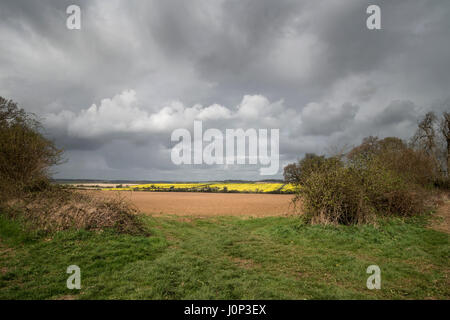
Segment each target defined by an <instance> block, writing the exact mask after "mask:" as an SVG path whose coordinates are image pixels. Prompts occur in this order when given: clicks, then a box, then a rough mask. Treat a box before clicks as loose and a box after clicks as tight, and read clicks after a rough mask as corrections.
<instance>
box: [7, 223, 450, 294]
mask: <svg viewBox="0 0 450 320" xmlns="http://www.w3.org/2000/svg"><path fill="white" fill-rule="evenodd" d="M142 220H143V221H144V223H145V224H147V225H148V228H149V230H150V231H151V233H152V236H150V237H142V236H129V235H117V234H113V233H110V232H102V233H95V232H88V231H64V232H58V233H55V234H53V235H51V236H49V235H39V234H38V233H29V232H24V231H23V230H22V227H21V225H20V224H19V223H18V222H13V221H10V220H6V219H4V218H0V239H1V242H0V269H1V275H0V299H68V298H74V299H449V298H450V289H449V288H450V286H449V279H448V276H449V269H450V268H449V252H450V250H449V249H450V247H449V237H448V234H446V233H440V232H437V231H434V230H431V229H429V228H426V227H425V224H426V223H427V219H426V218H420V219H418V218H416V219H410V220H407V221H406V222H403V221H400V220H388V221H385V222H381V223H380V224H379V226H378V227H377V228H375V227H373V226H358V227H357V226H354V227H348V226H339V227H331V226H329V227H326V226H310V225H306V224H304V223H303V222H302V220H301V219H300V218H298V217H290V218H286V217H273V218H253V219H251V218H247V219H243V218H236V217H222V218H208V219H204V218H203V219H200V218H185V217H184V218H182V217H176V216H163V217H142ZM72 264H75V265H78V266H79V267H80V268H81V286H82V288H81V290H69V289H67V288H66V279H67V277H68V276H69V275H68V274H66V268H67V267H68V266H69V265H72ZM372 264H375V265H378V266H380V268H381V286H382V287H381V289H380V290H368V289H367V288H366V279H367V277H368V276H369V275H368V274H366V268H367V267H368V266H369V265H372Z"/></svg>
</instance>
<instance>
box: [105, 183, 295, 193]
mask: <svg viewBox="0 0 450 320" xmlns="http://www.w3.org/2000/svg"><path fill="white" fill-rule="evenodd" d="M102 190H113V191H132V190H136V191H212V192H251V193H268V192H277V191H280V192H286V193H291V192H295V190H296V188H295V187H294V186H293V185H290V184H284V183H264V182H254V183H250V182H249V183H225V182H217V183H215V182H210V183H201V182H199V183H149V184H139V185H133V186H129V187H122V188H104V189H102Z"/></svg>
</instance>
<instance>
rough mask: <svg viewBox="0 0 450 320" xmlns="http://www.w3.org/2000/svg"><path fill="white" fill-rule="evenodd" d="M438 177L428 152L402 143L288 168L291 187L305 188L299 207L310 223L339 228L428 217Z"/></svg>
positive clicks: (369, 142) (373, 141) (370, 142)
mask: <svg viewBox="0 0 450 320" xmlns="http://www.w3.org/2000/svg"><path fill="white" fill-rule="evenodd" d="M437 174H438V170H437V169H436V166H435V162H434V161H433V159H432V158H431V157H429V156H427V155H426V154H425V153H424V152H421V151H420V150H414V149H412V148H410V147H408V146H407V145H406V144H405V143H404V142H403V141H402V140H400V139H397V138H386V139H383V140H378V138H375V137H369V138H366V139H364V140H363V143H362V144H361V145H360V146H358V147H355V148H353V149H352V150H351V151H350V152H349V153H347V154H346V155H342V156H339V157H331V158H325V157H324V156H320V157H319V156H310V155H309V156H307V157H305V158H304V159H303V160H301V161H299V162H298V163H297V164H292V165H290V166H288V167H286V169H285V178H286V180H287V182H290V183H294V184H297V185H299V186H300V188H299V189H298V193H297V196H296V197H295V198H294V202H295V203H301V204H302V206H303V209H304V212H305V214H306V216H307V217H308V218H309V219H310V221H311V222H312V223H333V224H358V223H367V222H370V221H373V220H374V217H375V216H376V215H382V216H412V215H414V214H418V213H420V212H423V209H424V203H425V200H426V190H427V188H430V186H431V185H432V184H433V182H434V181H436V177H437ZM292 177H295V179H293V178H292Z"/></svg>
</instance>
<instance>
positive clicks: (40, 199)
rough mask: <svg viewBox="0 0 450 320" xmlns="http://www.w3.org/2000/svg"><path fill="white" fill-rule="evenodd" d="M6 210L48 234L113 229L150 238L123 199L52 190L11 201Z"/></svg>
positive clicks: (136, 211)
mask: <svg viewBox="0 0 450 320" xmlns="http://www.w3.org/2000/svg"><path fill="white" fill-rule="evenodd" d="M3 211H4V212H7V214H9V216H10V217H11V218H19V219H22V220H23V221H24V222H25V223H26V225H27V226H30V227H32V228H35V229H38V230H42V231H46V232H54V231H60V230H65V229H71V228H73V229H85V230H95V231H99V230H105V229H111V230H114V231H116V232H118V233H127V234H141V235H148V232H147V231H146V229H145V227H144V226H143V225H142V223H141V222H140V221H139V218H138V216H137V215H136V214H137V213H138V210H137V209H136V208H135V207H134V206H133V205H132V204H131V203H130V202H128V201H127V200H126V199H124V198H123V197H120V196H116V197H108V198H100V197H96V196H94V195H92V194H87V193H81V192H78V191H73V190H66V189H61V188H57V187H53V188H51V189H50V190H46V191H44V192H34V193H30V194H28V195H27V196H25V197H23V198H22V199H14V200H10V201H8V202H7V203H6V208H5V209H4V210H3Z"/></svg>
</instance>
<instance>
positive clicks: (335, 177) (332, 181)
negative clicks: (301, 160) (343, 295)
mask: <svg viewBox="0 0 450 320" xmlns="http://www.w3.org/2000/svg"><path fill="white" fill-rule="evenodd" d="M302 181H303V183H302V185H301V188H300V189H299V194H298V196H297V197H296V198H295V200H300V199H301V200H302V204H303V209H304V211H305V213H306V214H307V217H308V218H309V219H310V221H311V222H312V223H324V224H328V223H332V224H358V223H365V222H369V221H370V220H372V219H373V210H372V208H371V207H370V205H369V203H368V199H367V197H366V196H365V194H364V191H363V189H362V188H361V181H360V179H359V176H358V175H357V174H356V172H355V171H354V170H351V169H349V168H346V167H344V166H343V165H342V162H341V161H340V159H338V158H328V159H325V160H324V161H323V162H322V163H321V166H320V169H317V170H311V171H309V173H308V174H307V175H305V176H304V179H303V180H302Z"/></svg>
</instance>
